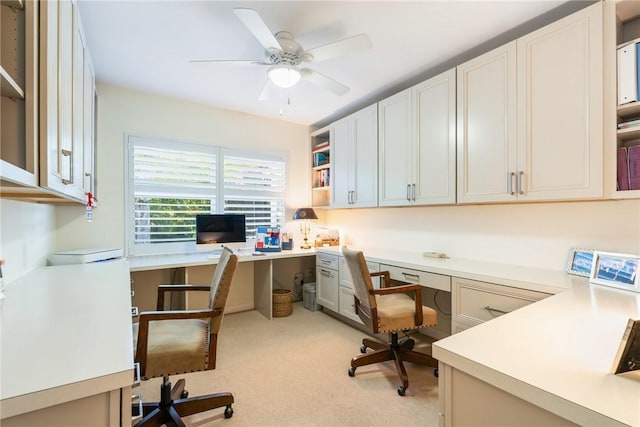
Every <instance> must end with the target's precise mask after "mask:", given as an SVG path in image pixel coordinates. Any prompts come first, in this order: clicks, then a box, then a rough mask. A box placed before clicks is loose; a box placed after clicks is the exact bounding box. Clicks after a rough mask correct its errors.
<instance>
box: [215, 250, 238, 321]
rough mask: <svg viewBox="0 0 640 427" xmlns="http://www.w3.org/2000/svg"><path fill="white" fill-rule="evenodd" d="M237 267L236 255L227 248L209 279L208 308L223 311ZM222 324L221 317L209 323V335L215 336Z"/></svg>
mask: <svg viewBox="0 0 640 427" xmlns="http://www.w3.org/2000/svg"><path fill="white" fill-rule="evenodd" d="M237 265H238V255H236V254H234V253H233V251H232V250H231V249H229V248H226V247H225V248H224V249H223V250H222V255H221V256H220V260H219V261H218V264H217V265H216V269H215V271H214V272H213V279H211V290H210V291H209V308H210V309H212V310H214V309H220V310H224V306H225V304H226V303H227V297H228V296H229V289H230V288H231V280H232V279H233V274H234V273H235V271H236V266H237ZM221 324H222V316H218V317H215V318H213V319H212V321H211V331H210V333H211V334H217V333H218V332H219V331H220V325H221Z"/></svg>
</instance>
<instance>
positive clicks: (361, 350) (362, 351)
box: [360, 344, 367, 354]
mask: <svg viewBox="0 0 640 427" xmlns="http://www.w3.org/2000/svg"><path fill="white" fill-rule="evenodd" d="M366 352H367V346H366V345H364V344H363V345H362V346H361V347H360V353H362V354H365V353H366Z"/></svg>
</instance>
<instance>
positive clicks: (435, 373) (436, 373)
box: [433, 368, 438, 378]
mask: <svg viewBox="0 0 640 427" xmlns="http://www.w3.org/2000/svg"><path fill="white" fill-rule="evenodd" d="M433 376H434V377H436V378H438V368H436V369H434V370H433Z"/></svg>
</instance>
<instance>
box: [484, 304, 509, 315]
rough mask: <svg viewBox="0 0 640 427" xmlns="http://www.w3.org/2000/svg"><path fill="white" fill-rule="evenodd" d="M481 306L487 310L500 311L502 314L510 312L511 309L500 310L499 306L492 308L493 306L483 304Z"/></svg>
mask: <svg viewBox="0 0 640 427" xmlns="http://www.w3.org/2000/svg"><path fill="white" fill-rule="evenodd" d="M482 308H484V309H485V310H487V311H495V312H496V313H502V314H507V313H511V310H507V311H504V310H500V309H499V308H493V307H491V306H489V305H485V306H484V307H482Z"/></svg>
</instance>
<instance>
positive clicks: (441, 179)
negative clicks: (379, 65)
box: [378, 70, 456, 206]
mask: <svg viewBox="0 0 640 427" xmlns="http://www.w3.org/2000/svg"><path fill="white" fill-rule="evenodd" d="M455 82H456V78H455V70H450V71H447V72H445V73H442V74H440V75H437V76H435V77H432V78H430V79H429V80H427V81H425V82H422V83H420V84H418V85H416V86H414V87H412V88H409V89H406V90H404V91H402V92H400V93H398V94H396V95H393V96H391V97H389V98H387V99H385V100H383V101H380V102H379V104H378V114H379V134H378V135H379V142H378V144H379V145H378V152H379V165H380V172H379V184H378V185H379V201H378V203H379V205H380V206H403V205H431V204H447V203H455V200H456V196H455V190H456V185H455V162H456V157H455V147H456V146H455V122H456V111H455V84H456V83H455Z"/></svg>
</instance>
